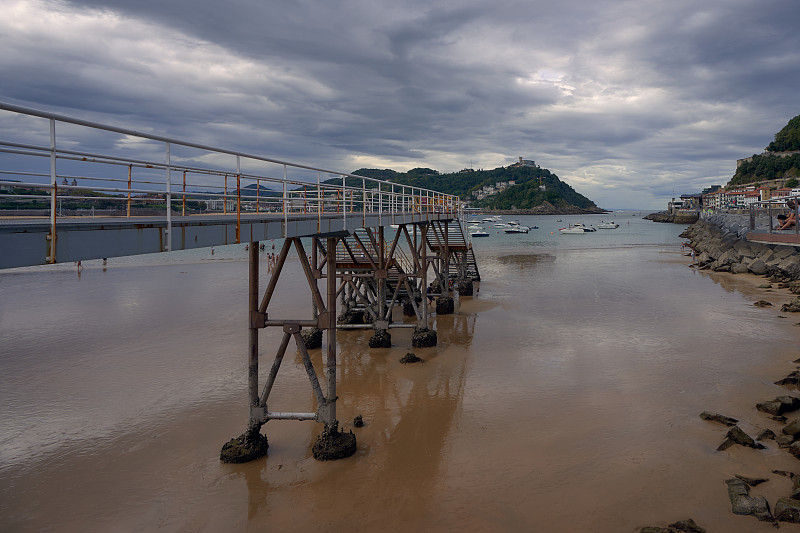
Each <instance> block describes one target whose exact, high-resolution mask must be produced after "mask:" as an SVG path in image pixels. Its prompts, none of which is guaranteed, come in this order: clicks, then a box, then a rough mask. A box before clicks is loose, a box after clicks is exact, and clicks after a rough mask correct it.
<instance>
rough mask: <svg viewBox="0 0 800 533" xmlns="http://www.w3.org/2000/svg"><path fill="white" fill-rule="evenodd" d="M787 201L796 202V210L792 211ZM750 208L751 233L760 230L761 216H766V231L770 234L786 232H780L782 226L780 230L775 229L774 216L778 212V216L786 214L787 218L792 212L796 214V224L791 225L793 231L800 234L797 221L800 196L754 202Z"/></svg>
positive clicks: (799, 210) (799, 213)
mask: <svg viewBox="0 0 800 533" xmlns="http://www.w3.org/2000/svg"><path fill="white" fill-rule="evenodd" d="M787 200H794V209H793V210H792V209H790V208H789V207H788V206H787ZM748 208H749V215H750V231H756V229H760V227H759V226H760V225H759V224H758V223H757V221H758V218H759V216H758V215H759V214H761V215H766V218H767V224H766V230H767V232H768V233H773V232H775V231H786V230H785V229H784V230H780V225H779V226H778V228H775V227H774V224H773V222H774V216H775V213H776V212H777V213H778V214H783V213H786V214H787V216H791V214H792V212H794V220H795V223H794V224H792V225H790V226H789V227H790V228H791V231H793V232H794V234H795V235H798V234H800V233H799V232H800V228H798V224H797V222H796V221H797V220H798V216H799V215H800V195H790V196H782V197H781V198H775V199H771V200H763V201H759V202H753V203H752V204H750V205H749V206H748Z"/></svg>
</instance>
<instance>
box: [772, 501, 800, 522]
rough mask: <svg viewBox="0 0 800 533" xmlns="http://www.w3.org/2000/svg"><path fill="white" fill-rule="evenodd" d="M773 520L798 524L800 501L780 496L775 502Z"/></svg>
mask: <svg viewBox="0 0 800 533" xmlns="http://www.w3.org/2000/svg"><path fill="white" fill-rule="evenodd" d="M775 520H778V521H780V522H790V523H792V524H800V501H797V500H793V499H791V498H781V499H779V500H778V502H777V503H776V504H775Z"/></svg>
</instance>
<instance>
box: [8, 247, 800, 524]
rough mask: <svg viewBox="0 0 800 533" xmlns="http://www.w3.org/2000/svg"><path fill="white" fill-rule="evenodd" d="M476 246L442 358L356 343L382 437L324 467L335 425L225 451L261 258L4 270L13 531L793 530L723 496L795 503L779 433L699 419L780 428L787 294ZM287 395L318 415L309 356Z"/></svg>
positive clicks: (292, 427) (292, 289)
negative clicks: (757, 441) (322, 456)
mask: <svg viewBox="0 0 800 533" xmlns="http://www.w3.org/2000/svg"><path fill="white" fill-rule="evenodd" d="M480 255H481V257H480V261H481V265H482V275H483V279H484V281H483V282H482V283H481V285H480V290H479V292H477V293H476V295H475V296H474V297H473V298H464V299H463V301H461V302H460V305H459V308H458V311H457V313H456V314H455V315H452V316H443V317H439V318H438V319H436V320H435V323H434V324H435V327H436V329H437V330H438V333H439V345H438V346H437V347H435V348H428V349H416V350H414V352H415V353H416V354H417V355H418V356H420V357H421V358H422V359H424V361H425V362H424V363H422V364H415V365H403V364H401V363H400V362H399V359H400V358H401V357H402V356H403V355H404V354H405V353H406V352H408V351H409V348H410V344H411V342H410V334H411V331H410V330H399V331H393V332H392V338H393V346H392V348H389V349H373V350H370V349H369V348H368V347H367V342H366V341H367V339H368V337H367V333H365V332H359V331H346V332H339V334H338V335H339V352H340V358H339V365H340V366H339V375H340V382H339V406H338V412H339V419H340V420H341V421H342V426H343V427H345V429H346V430H349V429H351V428H352V421H353V418H354V417H355V416H356V415H359V414H360V415H362V416H363V418H364V422H365V426H364V427H362V428H353V431H354V433H355V434H356V435H357V439H358V451H357V453H356V455H355V456H353V457H351V458H349V459H345V460H341V461H335V462H325V463H320V462H317V461H315V460H314V459H313V458H311V446H312V445H313V442H314V438H315V437H316V435H317V434H318V432H319V430H320V428H319V426H318V425H317V424H314V423H311V422H291V421H273V422H269V423H268V424H267V425H266V426H265V428H264V432H265V433H266V434H267V436H268V438H269V441H270V448H269V454H268V456H267V457H265V458H263V459H261V460H258V461H254V462H252V463H248V464H244V465H227V464H221V463H220V462H219V460H218V453H219V449H220V447H221V446H222V444H223V443H224V442H225V441H227V440H228V439H229V438H231V437H232V436H235V435H237V434H239V433H241V431H242V430H243V429H244V426H245V424H246V418H247V414H246V392H247V385H246V353H247V348H246V343H247V331H246V329H245V328H246V310H245V306H246V301H247V294H246V290H247V284H246V273H247V265H246V263H244V262H242V261H238V260H233V259H231V260H224V261H223V260H220V261H213V262H187V263H182V264H152V265H148V266H136V265H114V264H113V263H112V265H111V267H110V268H108V269H107V270H106V271H103V270H101V269H100V268H94V267H91V266H90V267H88V268H86V269H85V270H84V271H83V273H82V274H81V277H80V279H79V278H78V277H77V276H76V274H75V272H73V271H72V270H71V269H68V268H62V269H29V270H24V271H13V272H10V273H9V272H6V273H3V274H0V297H1V300H0V301H2V304H1V306H0V334H1V335H2V342H0V375H2V387H0V480H2V483H1V484H0V529H2V530H4V531H59V532H61V531H66V532H72V531H76V532H77V531H120V532H127V531H152V530H163V531H263V530H271V531H309V530H322V531H376V530H382V531H413V530H419V531H547V532H575V531H598V532H606V531H607V532H619V531H631V532H633V531H637V530H638V529H637V528H639V527H642V526H646V525H662V526H663V525H666V524H668V523H671V522H674V521H677V520H680V519H684V518H688V517H691V518H693V519H694V520H695V521H696V522H697V523H698V524H700V525H701V526H703V527H705V528H706V529H707V530H708V531H755V532H758V531H765V532H766V531H772V530H773V528H772V526H771V525H769V524H763V523H760V522H758V521H756V519H755V518H752V517H741V516H735V515H733V514H732V513H731V511H730V503H729V501H728V497H727V492H726V486H725V484H724V480H725V479H727V478H729V477H732V476H733V475H735V474H743V475H749V476H758V477H768V478H769V479H770V481H769V482H768V483H765V484H762V485H759V486H758V487H756V488H754V489H753V491H752V492H753V494H763V495H765V496H767V498H768V499H769V501H770V502H771V503H772V504H774V502H775V500H776V499H777V498H778V497H779V496H784V495H788V492H789V489H790V482H789V481H788V479H786V478H781V477H779V476H776V475H773V474H771V473H770V471H771V470H773V469H784V470H794V471H800V463H798V461H797V459H794V458H793V457H791V456H789V455H788V454H787V453H785V452H784V451H782V450H779V449H777V447H776V446H775V444H774V443H773V442H771V441H769V442H767V446H768V449H766V450H763V451H757V450H752V449H745V448H741V447H738V446H734V447H732V448H730V449H728V450H726V451H725V452H717V451H716V447H717V446H718V445H719V443H720V442H721V441H722V439H723V437H724V434H725V432H726V428H724V427H722V426H718V425H715V424H712V423H709V422H705V421H703V420H700V419H699V418H698V414H699V413H700V412H702V411H704V410H710V411H714V412H719V413H722V414H725V415H729V416H733V417H736V418H739V419H740V420H741V421H742V424H741V426H742V428H743V429H744V430H745V431H747V432H748V433H750V434H751V435H755V434H756V433H757V432H758V431H759V430H760V429H762V428H772V429H773V430H776V431H777V430H778V429H779V427H780V426H779V425H778V424H777V423H776V422H773V421H771V420H768V419H767V418H766V417H765V416H763V415H762V414H761V413H758V412H756V411H755V409H754V405H755V403H756V402H758V401H763V400H768V399H772V398H774V397H775V396H777V395H779V394H782V393H784V392H785V389H783V388H781V387H778V386H776V385H774V384H773V382H774V381H775V380H777V379H779V378H780V377H782V376H784V375H785V374H786V373H788V372H789V371H790V370H792V369H794V365H793V364H792V363H791V361H792V360H794V359H796V358H797V357H798V356H800V353H798V352H800V350H798V347H797V344H798V339H799V338H800V328H799V327H798V326H796V323H797V322H798V321H800V317H795V316H792V315H789V316H787V317H786V318H782V314H781V313H780V311H779V307H780V303H782V302H784V301H788V300H789V299H790V297H791V296H790V295H789V294H788V293H787V292H786V291H782V290H774V291H767V290H765V289H762V288H759V285H760V284H762V283H764V281H763V280H762V279H761V278H755V277H750V276H730V275H717V274H708V273H704V272H697V271H695V270H693V269H691V268H689V267H688V264H687V263H688V260H687V258H685V257H684V256H682V255H681V254H680V247H679V245H677V244H672V245H653V246H635V247H617V248H610V249H605V248H598V249H591V248H585V249H577V248H576V249H542V250H538V249H533V250H524V251H520V250H512V251H509V252H507V253H506V252H504V251H502V250H501V251H493V252H492V253H488V252H487V253H482V254H480ZM295 266H297V265H295ZM302 283H304V281H303V279H302V274H300V272H299V269H295V275H290V276H287V277H286V278H285V280H282V285H280V286H279V288H278V298H280V301H281V302H282V305H283V306H284V308H283V309H282V312H284V313H286V316H297V314H303V313H310V298H306V297H298V296H297V295H298V294H303V293H302V292H301V290H302ZM759 299H766V300H770V301H772V302H773V303H775V304H776V305H775V306H774V307H772V308H766V309H759V308H756V307H754V306H753V305H752V304H753V302H754V301H756V300H759ZM276 312H277V311H276ZM398 313H399V311H398ZM279 335H280V332H277V331H272V330H267V331H266V332H264V333H262V335H261V353H262V374H263V373H265V372H266V370H267V369H268V367H269V365H270V364H271V361H272V357H273V354H274V350H275V347H276V346H277V344H278V342H279ZM320 354H321V350H315V351H314V352H313V353H312V355H313V357H314V364H315V365H317V367H318V368H319V366H320V365H321V355H320ZM273 397H274V398H275V400H274V402H271V403H270V408H271V409H274V410H293V411H300V410H305V409H312V410H313V409H314V399H313V395H312V393H311V390H310V388H309V386H308V381H307V377H306V376H305V374H304V372H303V369H302V365H301V361H300V359H299V357H298V356H297V353H296V352H295V351H293V350H290V352H289V354H288V355H287V359H286V361H285V362H284V367H283V369H282V370H281V374H280V375H279V379H278V382H277V384H276V387H275V391H274V392H273ZM788 527H789V528H791V527H796V526H788Z"/></svg>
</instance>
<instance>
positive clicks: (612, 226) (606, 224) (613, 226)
mask: <svg viewBox="0 0 800 533" xmlns="http://www.w3.org/2000/svg"><path fill="white" fill-rule="evenodd" d="M618 227H619V224H617V223H616V222H614V221H613V220H612V221H610V222H600V224H598V225H597V229H617V228H618Z"/></svg>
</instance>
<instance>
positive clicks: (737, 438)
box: [717, 426, 765, 452]
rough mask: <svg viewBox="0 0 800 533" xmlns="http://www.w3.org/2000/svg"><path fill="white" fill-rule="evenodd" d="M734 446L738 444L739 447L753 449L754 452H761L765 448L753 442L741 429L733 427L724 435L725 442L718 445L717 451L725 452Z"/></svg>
mask: <svg viewBox="0 0 800 533" xmlns="http://www.w3.org/2000/svg"><path fill="white" fill-rule="evenodd" d="M734 444H739V445H740V446H747V447H748V448H755V449H756V450H762V449H764V448H765V446H764V445H763V444H761V443H758V442H756V441H754V440H753V438H752V437H751V436H750V435H748V434H747V433H745V432H744V431H742V429H741V428H740V427H739V426H733V427H732V428H731V429H730V430H729V431H728V434H727V435H725V440H724V441H722V444H720V445H719V447H718V448H717V451H718V452H721V451H723V450H727V449H728V448H730V447H731V446H733V445H734Z"/></svg>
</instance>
